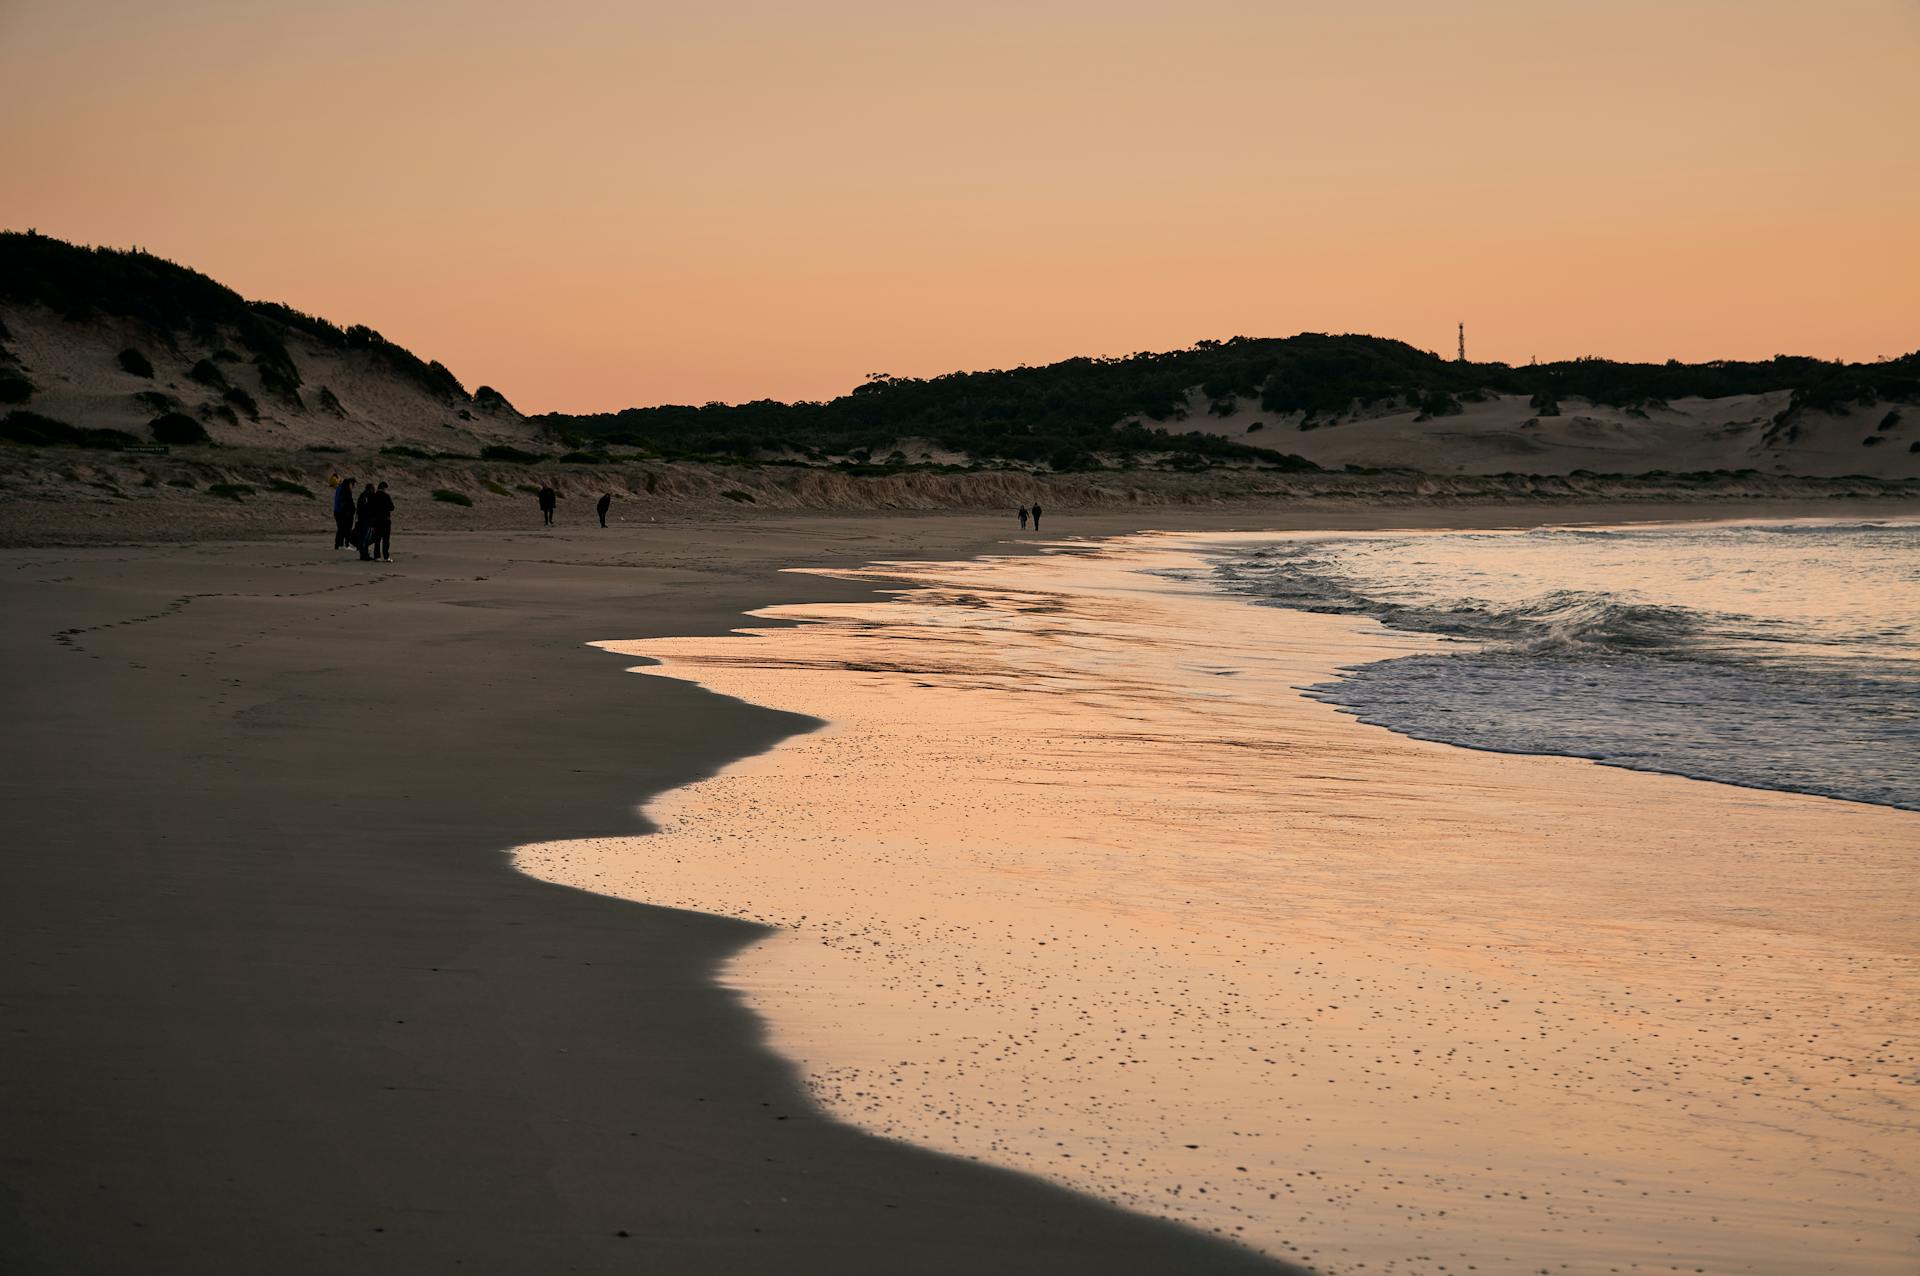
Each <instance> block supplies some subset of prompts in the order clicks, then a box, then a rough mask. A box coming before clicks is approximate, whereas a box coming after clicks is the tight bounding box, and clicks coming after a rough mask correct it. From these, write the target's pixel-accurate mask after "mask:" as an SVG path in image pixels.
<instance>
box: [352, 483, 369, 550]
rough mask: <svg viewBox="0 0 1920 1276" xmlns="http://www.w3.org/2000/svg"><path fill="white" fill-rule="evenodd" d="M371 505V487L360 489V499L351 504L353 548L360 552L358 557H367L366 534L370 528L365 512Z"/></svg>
mask: <svg viewBox="0 0 1920 1276" xmlns="http://www.w3.org/2000/svg"><path fill="white" fill-rule="evenodd" d="M372 505H373V488H372V486H370V485H369V486H367V487H363V488H361V489H360V498H359V499H358V500H356V501H355V502H354V503H353V537H352V540H353V547H354V548H355V549H357V550H359V551H360V557H362V558H365V557H366V556H367V532H368V530H369V528H370V527H371V526H372V525H371V524H370V523H368V521H367V510H368V509H369V508H371V507H372Z"/></svg>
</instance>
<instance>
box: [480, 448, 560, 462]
mask: <svg viewBox="0 0 1920 1276" xmlns="http://www.w3.org/2000/svg"><path fill="white" fill-rule="evenodd" d="M480 459H481V460H483V461H509V462H512V463H513V464H515V465H532V464H534V463H535V462H536V461H544V460H546V459H547V458H546V457H544V456H541V455H540V454H538V453H537V452H522V451H521V450H520V449H519V448H517V447H508V446H507V445H506V444H504V443H491V444H488V445H487V446H486V447H483V448H481V449H480Z"/></svg>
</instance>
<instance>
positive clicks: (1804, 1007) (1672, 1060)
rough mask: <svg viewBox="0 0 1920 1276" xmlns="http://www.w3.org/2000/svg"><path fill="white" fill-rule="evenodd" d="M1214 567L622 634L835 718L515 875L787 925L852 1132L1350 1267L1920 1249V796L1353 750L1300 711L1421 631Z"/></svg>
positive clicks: (702, 675)
mask: <svg viewBox="0 0 1920 1276" xmlns="http://www.w3.org/2000/svg"><path fill="white" fill-rule="evenodd" d="M1196 561H1197V560H1195V559H1194V558H1193V551H1192V548H1191V546H1190V545H1187V544H1184V543H1182V542H1179V541H1177V540H1176V541H1168V540H1166V539H1159V538H1150V539H1148V540H1147V541H1145V542H1143V543H1139V544H1137V545H1135V546H1132V547H1128V546H1125V545H1122V546H1118V547H1111V548H1105V549H1101V550H1098V551H1090V550H1088V549H1086V548H1080V547H1076V548H1073V549H1071V550H1068V551H1067V552H1063V553H1060V554H1058V555H1055V556H1052V557H1050V558H1044V559H1031V558H1029V559H1024V560H1017V561H1016V560H1000V561H991V560H990V561H986V562H974V563H964V564H952V563H946V564H924V565H911V564H893V565H889V566H886V567H883V568H880V569H876V570H874V571H871V572H867V573H862V574H860V576H859V578H860V579H863V580H867V581H871V582H874V583H880V584H890V585H893V586H895V587H896V588H897V589H900V590H902V591H904V592H902V593H900V595H899V596H898V597H897V598H895V599H893V600H891V601H886V602H880V603H870V602H869V603H853V604H834V605H816V606H786V607H777V608H773V609H770V610H768V611H766V612H763V613H762V615H764V616H766V617H768V618H770V619H774V620H778V621H780V622H789V623H790V622H800V623H801V626H802V627H800V628H798V629H781V630H778V631H772V632H760V633H754V632H752V631H749V633H748V635H746V636H739V637H728V638H721V639H717V640H716V639H691V640H683V639H666V640H656V641H647V642H638V643H612V644H609V645H610V646H611V647H612V648H613V649H614V650H618V651H620V652H623V653H625V654H627V655H631V656H641V657H645V658H647V659H649V660H657V661H664V662H665V663H664V665H662V666H659V667H650V668H646V669H645V670H644V671H645V672H654V673H659V674H663V675H665V676H666V677H667V678H686V679H691V680H694V681H696V682H698V683H699V684H700V685H702V686H705V687H708V688H710V689H713V690H716V691H720V692H722V693H724V694H727V695H731V696H737V697H739V698H741V699H744V700H747V701H749V702H752V703H757V704H765V705H771V706H774V707H777V708H780V709H783V710H786V711H791V712H797V713H805V714H808V715H811V716H814V717H817V718H820V719H823V720H825V721H826V722H827V724H828V725H826V726H825V727H824V728H823V729H821V730H820V731H818V732H815V733H813V734H810V735H806V736H803V737H799V738H796V739H793V740H789V741H787V742H785V743H784V744H782V745H781V746H779V747H778V748H776V749H775V750H773V751H772V752H770V753H768V754H765V755H761V756H758V757H755V758H751V759H747V760H745V761H743V762H741V763H738V764H736V765H734V766H732V767H729V768H728V769H727V770H726V771H724V772H723V773H722V774H721V775H719V776H717V777H714V778H712V779H710V780H706V781H703V782H701V783H699V784H696V785H693V786H691V787H689V788H686V789H682V790H678V791H676V792H674V793H671V794H668V795H665V796H664V797H663V798H662V799H660V800H657V801H656V802H655V803H653V804H652V805H651V806H650V807H649V809H648V815H649V817H650V818H651V819H652V820H653V821H654V822H655V823H656V824H657V825H658V826H659V829H658V831H657V832H655V833H654V834H652V835H650V836H647V837H644V838H628V839H599V840H593V841H584V842H583V841H571V842H559V843H546V844H541V845H536V846H532V847H528V848H524V849H523V850H522V851H521V852H520V855H519V858H518V862H519V863H520V865H521V866H522V867H523V868H524V869H526V871H528V872H530V873H533V874H534V875H536V876H539V877H542V878H545V879H549V880H555V881H563V882H567V883H569V884H572V885H577V886H582V887H585V888H588V889H593V890H601V891H606V892H609V893H612V894H616V895H619V896H622V897H626V898H632V899H637V900H645V901H649V902H654V903H660V904H668V905H673V906H677V907H684V908H690V909H695V910H699V911H702V912H711V913H717V914H721V915H726V916H735V917H741V918H745V919H751V920H753V921H755V922H759V923H763V924H769V925H773V926H776V927H778V928H779V929H778V931H777V932H776V933H775V934H774V935H773V936H772V937H770V938H768V939H767V940H765V941H764V942H762V943H760V944H758V945H755V946H754V947H752V948H749V949H748V950H746V951H745V952H743V953H742V954H741V955H740V956H739V957H737V958H736V959H735V960H734V961H733V962H732V963H731V964H730V965H729V967H728V969H727V975H726V977H727V980H728V982H729V984H730V985H732V986H734V987H737V988H739V989H741V990H742V991H743V992H744V993H745V995H746V996H747V998H748V1001H749V1004H750V1005H751V1006H753V1007H754V1008H755V1009H756V1010H758V1011H759V1012H760V1013H761V1014H763V1015H764V1016H765V1017H766V1018H767V1019H768V1020H769V1021H770V1023H771V1024H772V1029H773V1042H774V1045H775V1047H776V1048H777V1049H778V1050H779V1051H780V1052H781V1053H783V1054H786V1055H789V1056H790V1057H792V1058H794V1059H796V1060H798V1061H799V1062H800V1063H801V1065H802V1068H803V1071H804V1075H805V1078H806V1081H807V1084H808V1086H809V1088H810V1090H811V1092H812V1093H813V1094H814V1096H815V1097H816V1098H817V1099H818V1100H819V1101H820V1102H821V1103H822V1105H823V1106H824V1107H825V1108H826V1109H827V1110H828V1111H830V1112H832V1113H834V1114H836V1115H839V1116H841V1117H844V1118H845V1119H847V1120H849V1121H852V1122H855V1123H858V1124H860V1125H862V1126H864V1127H866V1128H869V1129H872V1130H875V1131H877V1132H880V1133H885V1134H888V1135H892V1136H894V1137H898V1138H902V1139H906V1140H910V1141H912V1142H914V1143H917V1144H921V1145H924V1146H928V1147H933V1148H938V1149H942V1150H948V1151H952V1152H954V1153H956V1154H962V1155H973V1156H981V1157H983V1158H985V1159H987V1160H990V1161H993V1162H995V1163H998V1164H1002V1165H1006V1166H1008V1167H1011V1168H1018V1169H1022V1170H1027V1171H1030V1172H1032V1173H1035V1174H1039V1175H1042V1176H1044V1177H1046V1178H1048V1179H1050V1180H1053V1181H1055V1182H1058V1183H1060V1184H1062V1185H1065V1186H1070V1187H1073V1188H1077V1189H1079V1190H1082V1191H1085V1192H1088V1193H1090V1194H1094V1195H1098V1196H1102V1197H1104V1198H1106V1199H1109V1200H1112V1201H1114V1202H1116V1203H1119V1204H1123V1205H1126V1206H1128V1207H1129V1208H1132V1209H1136V1210H1140V1211H1142V1212H1147V1213H1153V1214H1158V1215H1161V1216H1164V1217H1167V1218H1170V1219H1176V1220H1179V1221H1183V1222H1187V1223H1190V1224H1192V1225H1194V1226H1196V1227H1201V1228H1206V1229H1209V1230H1214V1231H1218V1232H1221V1233H1223V1234H1227V1235H1231V1236H1233V1237H1235V1238H1237V1239H1240V1240H1243V1241H1245V1242H1246V1243H1248V1244H1250V1245H1253V1246H1256V1247H1258V1248H1260V1249H1262V1250H1264V1251H1266V1252H1268V1253H1271V1254H1274V1255H1277V1256H1281V1257H1285V1258H1290V1259H1300V1260H1303V1261H1306V1262H1308V1263H1310V1264H1311V1265H1313V1266H1314V1267H1315V1268H1317V1269H1319V1270H1322V1271H1325V1272H1328V1273H1344V1272H1357V1271H1382V1270H1385V1271H1439V1270H1454V1271H1459V1270H1478V1271H1485V1272H1538V1271H1561V1270H1567V1271H1576V1272H1584V1271H1594V1272H1606V1271H1666V1270H1671V1269H1678V1270H1682V1271H1694V1270H1704V1271H1711V1272H1751V1273H1778V1274H1780V1276H1788V1274H1790V1273H1803V1272H1809V1271H1830V1272H1858V1273H1887V1274H1889V1276H1892V1274H1894V1273H1905V1272H1908V1271H1911V1270H1912V1268H1913V1264H1914V1261H1915V1258H1916V1254H1917V1253H1920V1246H1916V1241H1915V1228H1916V1225H1920V1214H1916V1212H1915V1210H1914V1207H1913V1204H1912V1202H1913V1201H1914V1200H1916V1199H1920V1133H1917V1132H1916V1131H1917V1130H1920V1125H1917V1124H1916V1121H1915V1118H1916V1116H1920V1110H1917V1109H1920V1103H1917V1102H1916V1100H1917V1099H1920V1016H1917V1015H1916V1014H1915V1012H1914V1009H1913V1007H1914V1006H1915V1005H1916V1004H1920V887H1917V886H1916V882H1915V879H1914V877H1913V874H1912V871H1911V865H1912V856H1913V853H1914V851H1915V850H1916V849H1917V848H1920V816H1916V815H1914V814H1913V813H1911V812H1903V811H1893V810H1888V809H1885V808H1877V807H1869V806H1862V805H1857V804H1851V803H1844V802H1835V801H1831V800H1827V799H1821V798H1810V797H1804V796H1799V795H1789V794H1780V793H1772V792H1764V791H1755V790H1744V789H1734V788H1729V787H1726V786H1721V785H1714V784H1706V783H1701V782H1697V781H1691V780H1683V779H1678V778H1675V777H1670V776H1661V775H1650V774H1643V773H1635V772H1623V771H1620V770H1617V769H1610V768H1601V767H1598V766H1594V765H1592V764H1589V763H1586V762H1582V761H1578V760H1572V759H1564V758H1546V757H1520V756H1510V755H1497V754H1488V753H1480V752H1473V751H1468V750H1463V749H1458V748H1453V747H1450V746H1446V745H1439V744H1431V743H1426V742H1421V741H1415V740H1409V739H1405V738H1402V737H1399V736H1396V735H1393V734H1391V733H1389V732H1387V731H1385V730H1382V729H1380V728H1375V727H1369V726H1365V725H1362V724H1360V723H1357V722H1355V721H1354V720H1353V719H1351V718H1349V717H1347V716H1345V715H1342V714H1340V713H1338V712H1337V711H1335V710H1334V709H1333V708H1331V707H1330V706H1328V705H1325V704H1322V703H1319V702H1317V701H1313V700H1310V699H1307V698H1305V697H1303V696H1301V695H1300V694H1299V693H1298V692H1297V690H1296V688H1299V687H1301V686H1304V685H1308V684H1312V683H1315V682H1321V681H1324V680H1326V679H1327V678H1328V677H1329V676H1331V675H1332V673H1333V671H1334V670H1335V669H1336V668H1337V667H1338V666H1340V665H1342V664H1350V663H1355V662H1359V661H1364V660H1369V659H1380V658H1385V657H1387V656H1390V655H1394V654H1401V653H1410V652H1414V651H1424V650H1430V649H1433V648H1434V647H1435V646H1437V645H1438V644H1437V643H1435V642H1434V641H1432V640H1429V639H1426V638H1423V637H1418V636H1413V635H1406V634H1395V633H1392V632H1390V631H1385V630H1382V629H1380V628H1378V627H1377V626H1375V625H1373V624H1372V623H1371V622H1367V621H1361V620H1356V619H1353V618H1346V617H1333V616H1319V615H1305V614H1300V613H1293V612H1286V611H1279V610H1275V609H1270V608H1260V607H1253V606H1250V605H1248V604H1247V603H1245V602H1244V601H1243V600H1238V599H1232V598H1226V597H1222V596H1219V595H1216V594H1214V593H1212V592H1211V591H1208V590H1205V589H1204V588H1201V587H1196V586H1183V585H1180V584H1176V583H1174V582H1171V581H1168V580H1165V579H1161V578H1158V577H1152V576H1145V575H1142V574H1141V573H1142V572H1143V571H1150V570H1161V569H1171V568H1178V567H1191V566H1193V565H1195V563H1196ZM648 680H649V681H652V680H655V679H648Z"/></svg>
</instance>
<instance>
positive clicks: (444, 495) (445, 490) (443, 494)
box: [433, 487, 473, 509]
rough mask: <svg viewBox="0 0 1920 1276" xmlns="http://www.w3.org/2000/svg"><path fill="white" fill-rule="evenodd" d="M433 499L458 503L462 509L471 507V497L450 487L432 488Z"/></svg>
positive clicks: (452, 503)
mask: <svg viewBox="0 0 1920 1276" xmlns="http://www.w3.org/2000/svg"><path fill="white" fill-rule="evenodd" d="M433 499H434V500H436V501H445V502H446V503H447V504H449V505H458V506H460V507H461V508H463V509H467V508H471V507H472V505H473V498H472V497H471V496H468V495H467V494H466V493H465V492H456V491H454V490H453V489H452V488H450V487H437V488H435V489H434V490H433Z"/></svg>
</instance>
